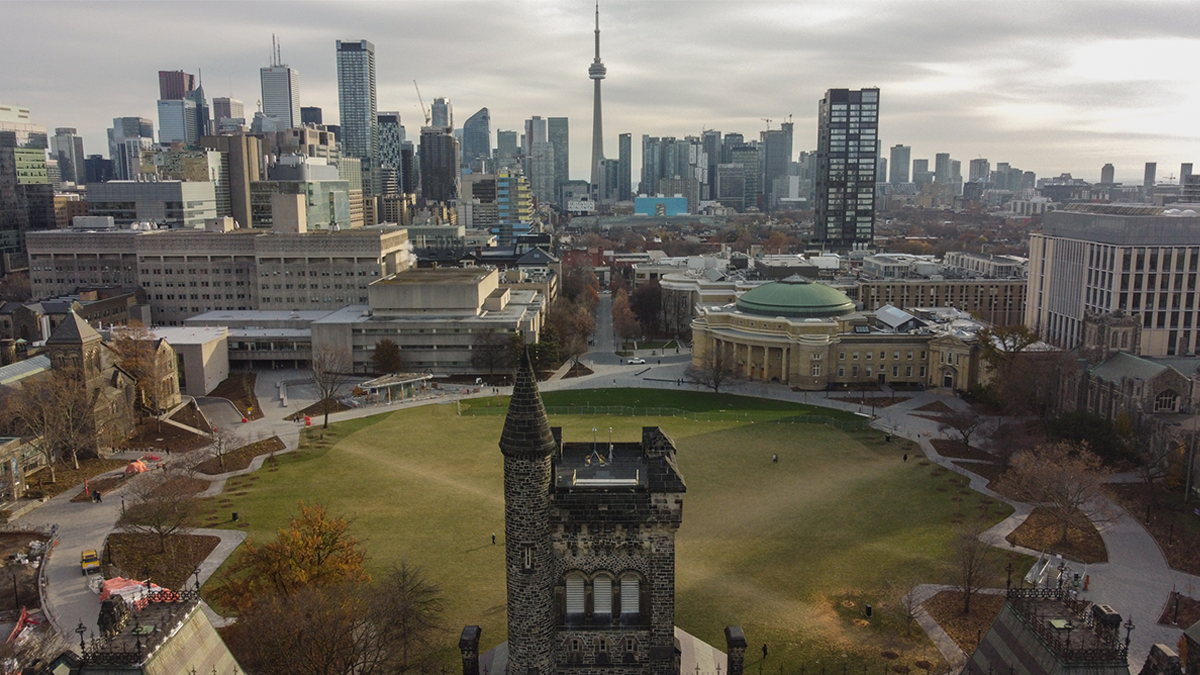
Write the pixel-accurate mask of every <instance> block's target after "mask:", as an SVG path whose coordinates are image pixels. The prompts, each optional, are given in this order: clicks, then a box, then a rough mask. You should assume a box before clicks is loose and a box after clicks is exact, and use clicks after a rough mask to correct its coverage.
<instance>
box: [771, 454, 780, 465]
mask: <svg viewBox="0 0 1200 675" xmlns="http://www.w3.org/2000/svg"><path fill="white" fill-rule="evenodd" d="M771 463H772V464H778V463H779V455H771Z"/></svg>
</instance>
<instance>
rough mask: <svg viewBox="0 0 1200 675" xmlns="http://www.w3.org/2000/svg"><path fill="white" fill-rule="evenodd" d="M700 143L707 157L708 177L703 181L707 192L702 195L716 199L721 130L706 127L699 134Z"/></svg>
mask: <svg viewBox="0 0 1200 675" xmlns="http://www.w3.org/2000/svg"><path fill="white" fill-rule="evenodd" d="M700 143H701V145H702V146H703V148H704V154H705V155H707V157H708V178H707V179H706V180H705V181H704V183H705V187H706V188H707V193H708V194H705V195H704V196H703V198H704V199H716V197H715V196H714V195H715V194H716V185H717V165H718V164H720V163H721V161H722V160H721V157H722V155H721V132H719V131H717V130H715V129H706V130H705V131H704V133H703V134H701V135H700Z"/></svg>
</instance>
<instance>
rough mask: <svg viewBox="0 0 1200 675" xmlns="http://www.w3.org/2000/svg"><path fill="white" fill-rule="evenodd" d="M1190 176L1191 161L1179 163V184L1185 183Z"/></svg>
mask: <svg viewBox="0 0 1200 675" xmlns="http://www.w3.org/2000/svg"><path fill="white" fill-rule="evenodd" d="M1191 177H1192V163H1191V162H1184V163H1183V164H1180V165H1179V184H1180V185H1181V186H1182V185H1187V183H1188V179H1189V178H1191Z"/></svg>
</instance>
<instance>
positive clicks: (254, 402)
mask: <svg viewBox="0 0 1200 675" xmlns="http://www.w3.org/2000/svg"><path fill="white" fill-rule="evenodd" d="M257 378H258V376H257V375H256V374H254V373H230V374H229V377H227V378H225V381H224V382H222V383H221V384H218V385H217V388H216V389H213V390H212V391H211V392H209V394H208V395H209V396H215V397H217V398H224V399H229V402H230V403H233V405H234V407H236V408H237V409H238V412H240V413H242V414H243V415H246V417H247V418H249V419H252V420H256V419H261V418H262V416H263V413H262V406H260V405H259V404H258V397H257V396H255V395H254V383H255V380H257ZM247 413H249V414H247Z"/></svg>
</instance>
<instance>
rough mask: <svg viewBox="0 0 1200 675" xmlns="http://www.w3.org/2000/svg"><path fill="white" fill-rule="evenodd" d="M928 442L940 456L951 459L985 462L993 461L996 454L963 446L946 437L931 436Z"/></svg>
mask: <svg viewBox="0 0 1200 675" xmlns="http://www.w3.org/2000/svg"><path fill="white" fill-rule="evenodd" d="M929 444H930V445H932V446H933V449H934V450H937V451H938V454H939V455H941V456H942V457H951V458H953V459H981V460H983V461H985V462H992V461H995V459H996V456H995V455H993V454H991V453H988V452H984V451H983V450H980V449H979V448H963V444H962V443H960V442H958V441H952V440H949V439H946V438H931V439H929Z"/></svg>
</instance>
